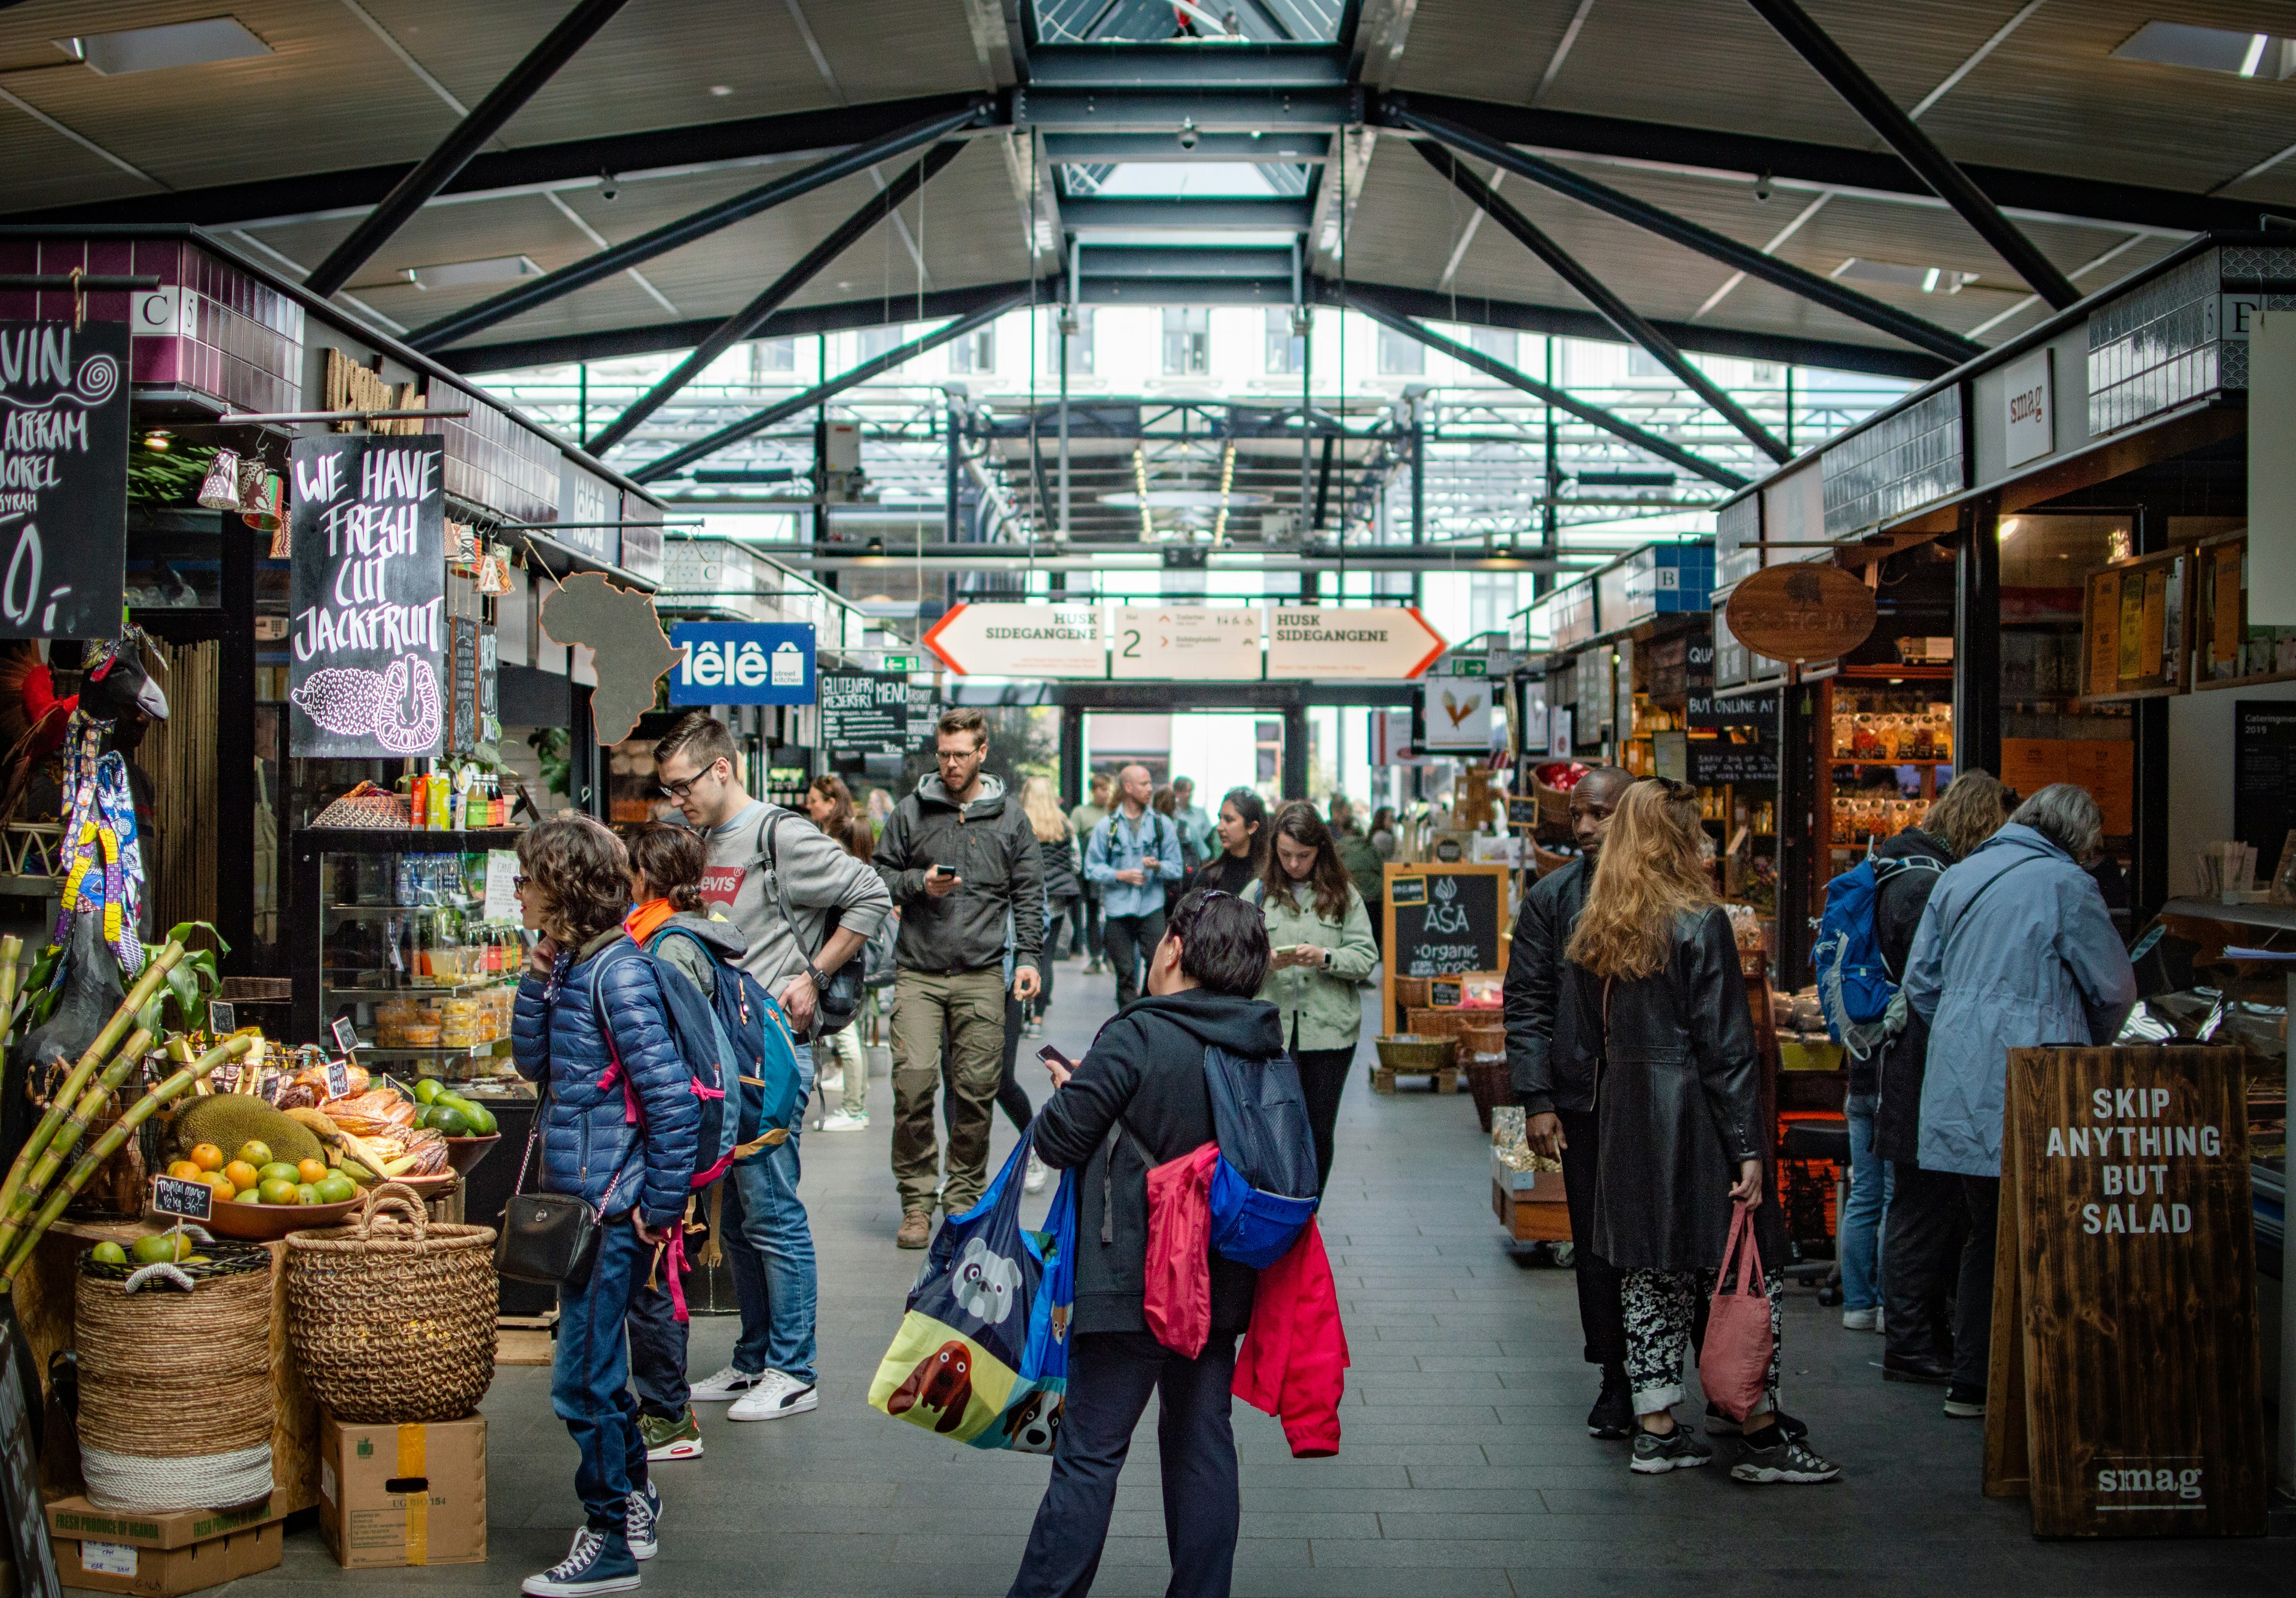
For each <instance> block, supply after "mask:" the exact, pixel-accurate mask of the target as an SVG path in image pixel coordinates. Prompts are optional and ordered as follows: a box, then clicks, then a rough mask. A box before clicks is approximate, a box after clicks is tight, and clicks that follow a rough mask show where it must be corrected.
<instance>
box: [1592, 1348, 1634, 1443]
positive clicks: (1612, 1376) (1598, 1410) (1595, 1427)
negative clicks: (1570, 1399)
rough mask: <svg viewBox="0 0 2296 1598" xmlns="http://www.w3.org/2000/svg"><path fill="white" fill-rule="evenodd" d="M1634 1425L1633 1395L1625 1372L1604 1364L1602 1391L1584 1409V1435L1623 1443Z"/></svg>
mask: <svg viewBox="0 0 2296 1598" xmlns="http://www.w3.org/2000/svg"><path fill="white" fill-rule="evenodd" d="M1634 1429H1635V1398H1634V1394H1633V1393H1632V1392H1631V1391H1629V1390H1628V1387H1627V1373H1626V1371H1623V1370H1621V1369H1620V1368H1619V1367H1618V1366H1616V1365H1604V1366H1603V1391H1602V1395H1601V1396H1599V1397H1597V1398H1596V1399H1595V1407H1594V1408H1592V1409H1590V1410H1588V1411H1587V1436H1588V1437H1600V1438H1602V1439H1603V1441H1604V1442H1606V1443H1622V1442H1624V1441H1626V1439H1627V1437H1628V1434H1629V1433H1630V1432H1632V1431H1633V1430H1634Z"/></svg>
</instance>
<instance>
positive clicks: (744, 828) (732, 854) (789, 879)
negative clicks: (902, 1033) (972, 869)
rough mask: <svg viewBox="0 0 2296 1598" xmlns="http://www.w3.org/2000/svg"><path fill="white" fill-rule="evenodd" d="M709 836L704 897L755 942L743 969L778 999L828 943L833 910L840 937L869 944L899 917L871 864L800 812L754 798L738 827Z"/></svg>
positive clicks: (738, 819) (730, 825) (728, 825)
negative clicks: (777, 885)
mask: <svg viewBox="0 0 2296 1598" xmlns="http://www.w3.org/2000/svg"><path fill="white" fill-rule="evenodd" d="M776 818H778V819H779V824H778V825H776V824H775V819H776ZM768 834H770V835H771V842H772V859H771V861H768V860H767V837H768ZM708 837H709V866H708V867H707V868H706V869H704V870H703V871H702V873H701V897H702V898H703V900H705V901H706V902H709V903H710V904H711V905H714V906H715V907H717V910H718V911H719V912H720V913H721V914H724V915H726V916H728V917H730V918H732V919H733V922H734V925H735V926H736V927H740V928H741V930H742V937H743V938H745V939H746V940H748V943H749V950H748V951H747V952H746V953H744V954H743V955H742V959H741V966H742V969H743V970H745V971H747V972H748V973H749V974H750V976H754V977H756V978H757V979H758V984H759V985H761V986H762V987H764V989H765V990H766V992H767V993H771V994H773V995H774V996H775V997H776V998H778V997H780V995H781V991H782V988H783V986H784V985H785V984H787V983H788V981H789V979H790V978H791V977H792V976H797V975H798V974H799V972H801V971H803V970H804V969H805V968H806V965H807V962H808V961H809V960H812V959H813V957H814V956H815V955H816V954H818V953H820V951H821V946H822V944H823V943H825V942H826V941H828V937H829V932H828V923H829V918H830V912H831V911H832V910H834V911H835V912H836V913H837V924H838V927H839V929H840V930H841V931H845V932H852V933H857V934H859V935H860V936H861V939H862V941H863V942H864V943H866V942H867V941H868V940H869V938H870V937H871V936H873V935H874V934H875V933H876V931H877V929H878V928H879V927H882V926H884V924H885V918H886V917H888V916H890V915H891V914H892V913H893V899H892V895H891V894H889V893H887V892H886V891H885V884H884V882H883V880H882V879H881V877H878V875H877V873H876V871H875V870H874V869H873V868H872V867H871V866H870V864H869V862H868V861H863V860H856V859H855V858H854V857H853V856H852V855H850V854H848V853H846V852H845V850H844V848H843V846H842V845H840V844H837V843H836V842H835V841H833V840H832V838H831V837H830V836H829V835H828V834H826V833H824V832H823V831H822V830H821V828H818V827H816V826H815V825H814V824H813V822H812V820H810V819H809V818H808V817H805V816H801V815H799V814H798V813H797V812H796V811H790V810H783V808H782V807H781V806H780V805H778V804H767V803H765V802H764V801H763V800H758V799H752V800H751V801H750V803H749V804H748V806H747V807H746V808H744V809H743V810H742V813H741V814H739V815H737V816H735V817H734V819H733V820H730V821H728V822H726V824H725V825H724V826H722V827H714V828H710V829H709V834H708ZM776 869H778V871H779V874H780V877H781V885H782V887H783V890H784V891H785V892H786V893H787V894H788V895H789V908H790V913H791V916H792V917H794V918H795V919H796V922H797V926H796V928H795V930H794V935H792V931H791V927H790V925H789V923H788V921H786V920H784V919H783V916H782V907H781V900H780V897H779V895H777V894H775V891H774V882H773V874H774V872H775V870H776ZM855 958H857V959H858V958H859V956H856V957H855Z"/></svg>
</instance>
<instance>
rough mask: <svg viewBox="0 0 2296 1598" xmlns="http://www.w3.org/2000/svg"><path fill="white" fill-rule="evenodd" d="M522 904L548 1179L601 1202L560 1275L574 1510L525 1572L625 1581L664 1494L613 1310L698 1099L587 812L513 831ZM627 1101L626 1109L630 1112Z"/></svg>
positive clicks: (557, 1401)
mask: <svg viewBox="0 0 2296 1598" xmlns="http://www.w3.org/2000/svg"><path fill="white" fill-rule="evenodd" d="M518 857H519V869H520V873H521V875H520V877H519V879H518V896H519V905H520V908H521V911H522V912H523V916H524V919H525V922H526V925H527V926H528V927H532V928H535V929H537V930H538V931H539V932H540V933H541V937H540V938H539V939H538V940H537V942H536V943H535V945H534V948H533V951H532V952H531V953H530V954H529V959H528V965H527V971H526V975H525V976H524V977H523V979H522V980H521V982H520V984H519V990H518V1001H517V1004H516V1006H515V1008H514V1009H513V1011H512V1032H511V1037H512V1055H513V1058H515V1060H516V1061H517V1064H518V1069H519V1071H520V1073H521V1075H524V1076H526V1077H527V1078H528V1079H529V1080H530V1081H534V1082H537V1083H539V1084H540V1085H541V1090H542V1094H541V1101H540V1103H539V1104H538V1105H537V1111H536V1131H537V1139H536V1141H537V1147H538V1149H539V1157H540V1162H541V1166H540V1170H541V1175H540V1186H541V1188H542V1189H543V1190H545V1191H547V1192H551V1193H557V1194H564V1195H569V1196H572V1197H576V1198H578V1199H582V1200H583V1201H584V1202H585V1203H586V1204H587V1205H588V1206H590V1207H593V1209H594V1211H595V1213H596V1216H597V1226H596V1230H595V1234H594V1242H593V1244H592V1246H591V1248H590V1249H589V1252H588V1256H587V1258H586V1260H584V1261H582V1262H580V1263H579V1264H578V1265H577V1267H576V1269H575V1270H574V1272H573V1273H571V1274H570V1276H569V1277H568V1278H567V1280H565V1281H562V1282H561V1284H560V1287H559V1298H558V1304H559V1322H558V1342H557V1350H556V1355H555V1358H554V1360H553V1368H552V1372H551V1381H550V1398H551V1406H552V1407H553V1409H555V1410H556V1411H557V1413H559V1414H560V1415H561V1416H562V1418H564V1420H565V1421H566V1428H567V1430H568V1431H570V1433H572V1434H573V1437H574V1442H575V1446H576V1447H577V1448H578V1449H579V1451H580V1454H581V1462H580V1463H579V1465H578V1467H577V1468H576V1470H575V1474H574V1485H575V1489H576V1491H577V1492H578V1493H579V1494H580V1495H581V1498H582V1507H583V1512H584V1524H583V1526H582V1527H581V1528H580V1529H579V1530H578V1531H577V1532H576V1533H575V1534H574V1541H573V1545H572V1547H571V1548H570V1550H569V1551H568V1553H567V1555H566V1557H565V1558H564V1559H563V1560H562V1561H559V1562H558V1563H557V1564H556V1565H553V1566H552V1567H551V1568H550V1569H547V1570H545V1571H543V1572H541V1573H540V1574H538V1575H535V1576H530V1577H527V1579H526V1581H525V1582H524V1584H523V1586H522V1589H521V1590H522V1591H524V1592H526V1593H528V1594H533V1595H534V1598H576V1595H578V1594H591V1593H605V1592H627V1591H630V1590H632V1589H634V1588H635V1587H636V1586H637V1585H638V1567H637V1561H639V1560H641V1559H648V1558H651V1557H652V1555H653V1553H654V1552H655V1549H656V1528H657V1527H658V1525H659V1523H660V1515H661V1495H660V1490H659V1489H658V1488H656V1487H654V1486H653V1484H652V1481H651V1480H650V1479H648V1476H647V1470H646V1448H645V1442H644V1435H643V1434H642V1433H641V1432H640V1430H639V1429H638V1411H637V1401H636V1399H635V1398H634V1397H633V1396H631V1394H630V1392H629V1387H628V1359H627V1354H626V1351H625V1330H624V1325H625V1321H626V1318H627V1313H628V1309H629V1300H630V1295H631V1293H632V1291H633V1290H634V1289H635V1287H636V1285H637V1283H638V1281H640V1279H641V1276H642V1273H643V1271H644V1262H645V1260H646V1257H647V1256H648V1254H649V1252H650V1251H651V1250H652V1248H654V1247H655V1246H656V1245H657V1244H658V1243H659V1242H660V1240H662V1238H663V1237H664V1235H665V1234H666V1233H667V1232H668V1229H669V1228H670V1227H672V1226H673V1225H675V1224H676V1223H677V1222H678V1221H680V1220H681V1219H682V1218H683V1217H684V1216H685V1204H686V1197H687V1194H688V1193H689V1191H690V1190H691V1182H692V1176H693V1161H694V1151H695V1147H696V1144H697V1141H698V1140H699V1137H700V1134H701V1130H702V1123H703V1100H701V1098H700V1097H699V1096H697V1095H696V1093H695V1091H694V1083H693V1075H692V1073H691V1071H690V1070H689V1068H688V1066H687V1062H686V1061H685V1059H684V1058H681V1056H680V1052H679V1049H678V1046H677V1044H676V1042H674V1041H673V1036H672V1033H671V1015H670V1001H669V1000H668V998H667V997H666V996H665V993H664V990H663V984H662V980H661V978H660V976H659V974H658V969H659V968H658V967H657V966H656V964H655V962H654V961H653V960H649V959H648V958H646V956H645V955H644V953H643V952H642V951H639V950H638V949H636V948H635V946H634V945H632V943H631V942H630V939H629V936H628V935H627V933H625V932H624V931H623V929H622V925H621V923H622V917H623V913H624V912H625V911H626V910H627V909H628V906H629V860H628V856H627V853H626V852H625V851H624V850H623V848H622V845H621V843H620V841H619V839H617V838H616V837H615V836H614V835H613V834H612V833H611V832H609V831H608V830H607V829H606V828H604V827H603V826H602V825H601V824H600V823H598V822H596V821H594V820H590V819H589V818H587V817H582V816H572V815H564V816H557V817H553V818H552V819H551V820H546V821H544V822H542V823H541V824H540V825H538V826H537V827H535V828H533V829H532V830H531V831H529V832H528V833H527V834H526V836H523V837H522V838H521V839H520V840H519V845H518ZM633 1107H634V1108H635V1110H636V1112H637V1113H636V1114H635V1116H632V1115H630V1114H629V1113H628V1110H629V1109H630V1108H633Z"/></svg>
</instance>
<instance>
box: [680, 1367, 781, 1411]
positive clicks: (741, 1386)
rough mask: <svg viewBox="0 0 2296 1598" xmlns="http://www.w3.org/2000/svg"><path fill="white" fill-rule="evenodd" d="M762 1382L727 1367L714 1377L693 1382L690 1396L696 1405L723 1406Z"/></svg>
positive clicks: (747, 1373) (760, 1379)
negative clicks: (727, 1401)
mask: <svg viewBox="0 0 2296 1598" xmlns="http://www.w3.org/2000/svg"><path fill="white" fill-rule="evenodd" d="M763 1380H765V1378H764V1377H762V1376H752V1375H750V1373H749V1372H748V1371H737V1370H735V1369H734V1367H733V1366H731V1365H728V1366H726V1368H725V1369H724V1370H722V1371H718V1372H717V1374H716V1375H715V1376H705V1377H703V1378H702V1379H701V1380H700V1381H697V1382H695V1383H694V1384H693V1388H692V1389H691V1395H690V1396H692V1397H693V1402H694V1403H696V1404H723V1403H725V1402H726V1400H727V1399H729V1398H739V1397H740V1396H742V1394H744V1393H746V1392H748V1391H749V1390H750V1388H754V1387H756V1386H757V1385H758V1383H759V1382H761V1381H763Z"/></svg>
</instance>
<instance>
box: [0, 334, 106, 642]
mask: <svg viewBox="0 0 2296 1598" xmlns="http://www.w3.org/2000/svg"><path fill="white" fill-rule="evenodd" d="M126 554H127V324H126V323H124V322H90V323H87V324H86V325H83V326H79V327H74V326H73V325H71V324H70V323H69V322H0V562H4V563H5V564H0V638H111V636H113V635H114V634H115V633H116V632H118V631H119V603H120V584H121V581H122V570H121V568H122V565H123V564H124V562H125V558H126Z"/></svg>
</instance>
